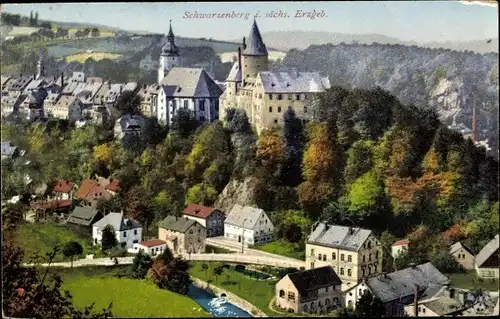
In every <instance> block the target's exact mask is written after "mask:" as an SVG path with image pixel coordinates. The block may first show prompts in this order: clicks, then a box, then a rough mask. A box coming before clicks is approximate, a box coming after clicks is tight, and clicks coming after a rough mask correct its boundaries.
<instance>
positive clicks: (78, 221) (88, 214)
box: [66, 206, 104, 227]
mask: <svg viewBox="0 0 500 319" xmlns="http://www.w3.org/2000/svg"><path fill="white" fill-rule="evenodd" d="M103 217H104V214H103V213H101V212H100V211H98V210H97V209H96V208H95V207H90V206H86V207H82V206H77V207H75V209H74V210H73V212H72V213H71V214H70V215H69V216H68V219H67V220H66V223H68V224H75V225H79V226H84V227H90V226H92V225H93V224H94V223H95V222H97V221H98V220H101V219H102V218H103Z"/></svg>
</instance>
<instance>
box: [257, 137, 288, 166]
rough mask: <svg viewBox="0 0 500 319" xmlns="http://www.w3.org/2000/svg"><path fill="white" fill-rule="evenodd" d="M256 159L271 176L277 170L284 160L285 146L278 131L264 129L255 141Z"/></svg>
mask: <svg viewBox="0 0 500 319" xmlns="http://www.w3.org/2000/svg"><path fill="white" fill-rule="evenodd" d="M256 155H257V159H258V160H259V161H260V164H261V166H262V167H263V168H264V169H265V170H266V171H267V172H269V174H271V176H273V175H274V174H275V173H276V172H277V171H279V170H280V169H281V167H282V165H283V163H284V160H285V147H284V144H283V140H282V138H281V136H280V135H279V133H278V132H276V131H272V130H264V131H263V132H261V134H260V136H259V140H258V142H257V151H256Z"/></svg>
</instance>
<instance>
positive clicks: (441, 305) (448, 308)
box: [419, 296, 466, 316]
mask: <svg viewBox="0 0 500 319" xmlns="http://www.w3.org/2000/svg"><path fill="white" fill-rule="evenodd" d="M419 305H423V306H426V307H427V308H428V309H430V310H431V311H432V312H434V313H435V314H437V315H438V316H444V315H448V314H452V313H455V312H457V311H460V310H463V309H465V308H466V306H465V305H464V304H463V303H462V302H461V301H460V300H459V299H458V298H450V297H447V296H442V297H439V298H435V299H429V300H426V301H421V302H419Z"/></svg>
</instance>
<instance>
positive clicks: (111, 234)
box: [101, 225, 118, 250]
mask: <svg viewBox="0 0 500 319" xmlns="http://www.w3.org/2000/svg"><path fill="white" fill-rule="evenodd" d="M117 243H118V241H117V240H116V234H115V229H114V228H113V226H111V225H106V227H104V228H103V230H102V237H101V246H102V249H103V250H109V249H111V248H113V247H115V246H116V244H117Z"/></svg>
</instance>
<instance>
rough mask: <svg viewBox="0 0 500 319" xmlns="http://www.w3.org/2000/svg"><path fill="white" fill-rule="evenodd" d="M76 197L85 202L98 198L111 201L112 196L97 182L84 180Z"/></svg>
mask: <svg viewBox="0 0 500 319" xmlns="http://www.w3.org/2000/svg"><path fill="white" fill-rule="evenodd" d="M75 197H76V198H79V199H84V200H89V201H90V200H95V199H98V198H105V199H110V198H111V194H110V193H108V191H106V190H105V189H104V187H103V186H102V185H101V184H100V183H99V182H97V181H93V180H90V179H84V180H83V181H82V184H81V185H80V187H79V188H78V191H76V193H75Z"/></svg>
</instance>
